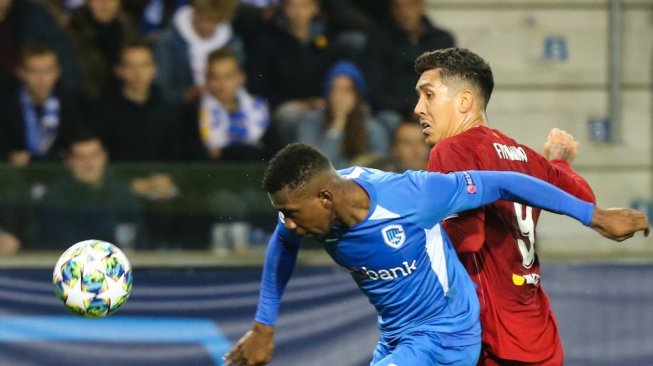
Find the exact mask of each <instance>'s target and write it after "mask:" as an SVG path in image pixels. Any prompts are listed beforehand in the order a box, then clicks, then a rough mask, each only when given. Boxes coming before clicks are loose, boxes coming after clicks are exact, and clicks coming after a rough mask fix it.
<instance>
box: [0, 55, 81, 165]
mask: <svg viewBox="0 0 653 366" xmlns="http://www.w3.org/2000/svg"><path fill="white" fill-rule="evenodd" d="M17 75H18V78H19V79H20V84H19V87H18V88H17V89H13V92H12V93H10V94H9V96H7V97H5V98H4V100H3V101H2V102H1V103H0V115H2V116H3V117H2V122H1V123H0V140H4V141H3V142H2V143H0V145H4V147H5V149H6V150H7V151H5V152H4V154H5V156H4V158H5V159H8V161H9V162H10V163H11V164H14V165H17V166H25V165H27V164H28V163H29V162H30V161H32V160H43V159H46V160H47V159H56V158H58V157H59V155H58V153H59V151H58V150H59V149H60V148H61V147H62V143H63V141H64V140H65V138H66V135H67V134H68V133H70V131H71V130H72V129H73V128H74V126H76V125H78V124H81V123H82V121H83V117H82V114H81V112H80V108H79V106H78V102H77V100H76V99H75V98H74V96H73V95H72V94H70V93H69V92H67V91H66V90H65V89H64V88H63V87H57V81H58V80H59V78H60V76H61V71H60V68H59V61H58V57H57V53H56V51H55V50H54V48H51V47H50V46H46V45H41V44H28V45H26V46H25V47H24V48H23V50H22V51H21V53H20V65H19V67H18V72H17Z"/></svg>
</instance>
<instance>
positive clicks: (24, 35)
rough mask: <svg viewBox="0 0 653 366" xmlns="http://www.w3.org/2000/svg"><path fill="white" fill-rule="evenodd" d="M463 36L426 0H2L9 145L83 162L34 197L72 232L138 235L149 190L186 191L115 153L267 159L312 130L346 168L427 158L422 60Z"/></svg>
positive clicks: (405, 164) (46, 223) (36, 155)
mask: <svg viewBox="0 0 653 366" xmlns="http://www.w3.org/2000/svg"><path fill="white" fill-rule="evenodd" d="M454 42H455V41H454V38H453V36H452V35H451V34H450V33H449V32H447V31H445V30H442V29H439V28H438V27H436V26H435V25H434V23H433V22H432V19H430V18H427V17H426V3H425V0H321V1H320V0H241V1H238V0H128V1H120V0H0V160H2V161H3V162H4V164H5V165H10V166H15V167H26V166H28V165H30V164H32V163H34V162H39V161H50V162H55V163H56V162H59V163H61V164H62V166H65V167H66V169H67V170H68V171H69V173H70V174H69V175H68V176H65V177H61V179H60V180H58V181H55V182H52V183H51V184H49V185H48V186H47V187H42V189H39V190H36V192H38V194H35V193H34V190H33V192H32V196H33V197H31V199H32V200H34V201H35V202H36V204H35V206H36V210H35V211H36V214H34V215H35V216H36V217H39V218H41V220H37V222H39V225H38V226H39V228H38V230H37V232H39V233H40V235H41V237H46V238H47V239H48V241H49V242H56V243H62V244H61V247H62V248H64V247H66V246H67V245H69V244H72V242H74V241H76V239H80V240H81V239H86V238H79V233H73V232H71V230H70V229H69V228H70V227H71V226H76V227H84V228H86V230H85V231H87V232H88V235H93V236H94V237H96V238H100V239H106V240H109V241H113V240H116V238H117V237H120V236H122V237H123V239H124V237H132V239H133V237H135V236H138V235H139V234H138V233H139V232H140V231H143V230H144V229H142V227H143V226H144V225H145V224H144V223H143V221H144V220H142V219H141V218H139V217H138V207H139V200H142V199H148V200H154V201H166V200H171V199H174V198H175V197H178V196H179V194H180V189H179V187H178V184H177V182H175V179H173V177H171V176H170V175H168V174H166V172H163V171H151V172H148V174H146V175H143V176H140V177H137V178H134V179H132V180H131V181H127V182H125V181H121V180H120V179H118V178H116V177H114V176H112V174H111V171H110V169H107V167H108V166H109V165H110V164H109V161H111V162H163V163H168V162H189V161H193V162H215V163H220V162H233V161H237V162H243V161H251V162H263V161H265V160H266V159H267V158H269V157H270V156H272V155H273V154H274V153H275V152H276V151H277V150H278V149H279V148H281V147H283V146H284V145H285V144H286V143H288V142H291V141H300V142H304V143H308V144H311V145H314V146H316V147H318V148H319V149H320V150H321V151H323V152H324V153H325V154H326V155H327V156H328V157H329V158H330V159H331V161H332V162H334V164H335V165H336V167H337V168H340V167H345V166H349V165H357V164H360V165H368V166H375V167H379V168H382V169H385V170H395V171H403V170H405V169H423V168H424V167H425V166H426V161H427V159H428V148H427V146H426V145H425V143H424V139H423V137H422V135H421V128H420V126H419V125H418V124H417V123H415V121H414V119H413V114H412V110H413V107H414V103H415V101H416V96H415V91H414V88H415V81H416V79H417V75H416V74H415V73H414V71H413V63H414V60H415V58H416V57H417V56H419V55H420V54H421V53H423V52H425V51H430V50H433V49H437V48H445V47H452V46H454ZM0 204H4V203H3V202H1V201H0ZM1 216H3V215H0V252H5V253H11V252H15V251H16V250H17V249H18V247H20V245H21V241H23V240H22V239H21V238H20V235H19V234H16V233H15V232H16V231H17V230H14V229H13V228H12V225H11V223H9V221H12V220H4V219H3V218H2V217H1ZM93 216H96V217H95V218H93ZM14 221H15V220H14ZM66 228H68V230H66ZM217 231H220V230H217ZM73 234H76V235H73ZM36 241H39V240H38V239H37V240H36ZM138 241H139V242H142V241H143V240H138ZM41 242H43V240H41Z"/></svg>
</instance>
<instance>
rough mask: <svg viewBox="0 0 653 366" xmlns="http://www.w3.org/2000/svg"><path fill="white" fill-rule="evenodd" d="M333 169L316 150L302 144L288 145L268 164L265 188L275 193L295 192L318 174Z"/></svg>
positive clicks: (264, 179) (327, 160) (326, 159)
mask: <svg viewBox="0 0 653 366" xmlns="http://www.w3.org/2000/svg"><path fill="white" fill-rule="evenodd" d="M327 169H331V162H329V159H328V158H327V157H326V156H324V154H322V153H321V152H320V151H319V150H317V149H316V148H314V147H312V146H309V145H306V144H300V143H292V144H288V145H287V146H286V147H284V148H283V149H281V150H280V151H279V152H278V153H277V154H276V155H275V156H274V157H273V158H272V159H271V160H270V163H268V167H267V168H266V169H265V174H264V175H263V188H264V189H265V191H266V192H268V193H275V192H278V191H280V190H281V189H283V188H284V187H287V188H288V189H290V190H294V189H295V188H297V187H299V186H300V185H302V184H303V183H306V182H308V181H309V180H310V179H311V178H312V177H314V176H315V175H316V174H318V173H320V172H322V171H324V170H327Z"/></svg>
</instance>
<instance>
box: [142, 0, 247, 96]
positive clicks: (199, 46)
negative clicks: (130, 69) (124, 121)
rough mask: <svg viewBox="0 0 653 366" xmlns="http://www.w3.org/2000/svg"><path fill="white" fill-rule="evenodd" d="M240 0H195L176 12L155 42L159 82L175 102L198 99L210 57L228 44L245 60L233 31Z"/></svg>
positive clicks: (166, 94) (242, 50) (240, 43)
mask: <svg viewBox="0 0 653 366" xmlns="http://www.w3.org/2000/svg"><path fill="white" fill-rule="evenodd" d="M236 6H237V1H236V0H191V2H190V4H188V5H186V6H184V7H182V8H180V9H179V10H178V11H177V13H176V14H175V15H174V16H173V20H172V24H171V25H170V26H169V27H168V28H167V29H166V30H164V31H163V32H162V33H161V35H160V36H159V38H158V41H157V42H156V46H155V58H156V64H157V66H158V70H159V72H158V74H157V83H158V84H159V85H160V86H161V88H162V90H163V91H164V93H165V97H166V99H168V100H169V101H171V102H174V103H180V102H195V101H197V100H198V99H199V97H200V95H201V94H202V86H203V85H204V83H205V80H204V79H205V76H206V60H207V57H208V55H209V53H211V51H214V50H216V49H219V48H223V47H228V48H230V49H231V50H232V51H233V52H234V53H236V55H238V59H239V60H240V61H241V63H242V62H244V59H245V54H244V46H243V43H242V41H241V40H240V38H239V37H238V36H237V35H236V34H235V33H234V32H233V29H232V27H231V23H230V22H231V20H232V18H233V16H234V12H235V10H236Z"/></svg>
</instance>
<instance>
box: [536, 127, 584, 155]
mask: <svg viewBox="0 0 653 366" xmlns="http://www.w3.org/2000/svg"><path fill="white" fill-rule="evenodd" d="M579 145H580V143H579V142H578V141H576V140H574V136H572V135H571V134H570V133H568V132H567V131H564V130H561V129H559V128H554V129H552V130H551V132H549V136H548V137H547V139H546V142H545V143H544V157H545V158H546V159H547V160H564V161H566V162H568V163H569V164H571V163H573V161H574V159H576V154H578V147H579Z"/></svg>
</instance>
